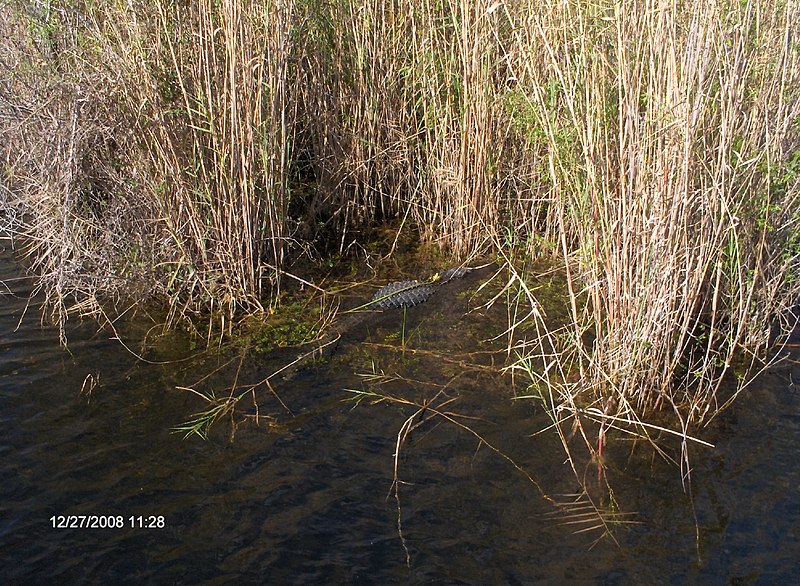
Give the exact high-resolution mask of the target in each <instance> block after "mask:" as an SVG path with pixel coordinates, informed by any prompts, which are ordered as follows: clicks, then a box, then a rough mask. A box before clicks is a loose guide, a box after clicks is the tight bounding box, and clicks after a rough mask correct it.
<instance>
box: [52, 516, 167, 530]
mask: <svg viewBox="0 0 800 586" xmlns="http://www.w3.org/2000/svg"><path fill="white" fill-rule="evenodd" d="M50 522H51V523H52V525H53V529H163V528H164V526H165V521H164V515H130V516H129V517H125V516H123V515H53V516H52V517H50Z"/></svg>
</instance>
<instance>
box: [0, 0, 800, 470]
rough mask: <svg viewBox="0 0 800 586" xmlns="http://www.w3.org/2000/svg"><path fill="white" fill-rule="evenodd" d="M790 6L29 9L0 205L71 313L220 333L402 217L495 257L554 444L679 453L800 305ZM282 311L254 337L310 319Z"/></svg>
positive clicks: (519, 364)
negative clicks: (550, 282)
mask: <svg viewBox="0 0 800 586" xmlns="http://www.w3.org/2000/svg"><path fill="white" fill-rule="evenodd" d="M798 23H800V6H798V3H797V2H794V1H793V0H788V1H787V0H742V1H738V2H727V1H713V2H707V1H705V0H686V1H684V2H678V3H674V2H662V1H660V0H644V1H633V0H616V1H610V0H600V1H597V2H586V1H585V0H565V1H563V2H545V3H538V4H537V3H532V2H516V1H507V2H503V1H499V2H494V1H488V0H487V1H484V0H477V1H471V2H466V1H458V0H451V1H446V2H430V1H427V0H426V1H422V2H408V3H401V2H396V1H394V0H377V1H372V2H358V1H356V2H344V1H339V0H331V1H327V2H322V1H318V0H294V1H293V0H275V1H272V2H254V1H252V0H220V1H212V0H198V1H197V2H174V1H166V0H154V1H151V2H139V1H130V2H123V1H112V2H95V1H92V0H52V1H48V2H34V1H27V0H12V1H10V2H6V3H3V6H2V8H0V30H1V31H2V40H0V51H1V52H2V55H3V59H2V65H1V66H2V67H3V75H2V85H0V113H1V116H0V136H2V140H1V141H0V148H2V157H3V158H2V167H1V168H0V177H1V178H2V183H3V186H2V190H3V191H2V193H0V217H2V223H3V225H7V226H8V229H9V230H10V231H11V232H12V233H13V234H14V235H15V237H18V238H19V240H20V242H22V243H24V246H25V247H26V252H27V255H28V257H29V259H30V262H31V266H32V268H33V270H34V271H35V272H36V273H37V275H38V276H39V280H40V286H41V290H42V291H44V293H45V294H46V296H47V300H48V307H49V308H50V310H51V311H52V316H53V318H54V319H55V321H56V322H57V323H60V324H62V325H63V323H64V321H65V320H66V319H67V318H68V316H69V315H70V314H71V313H79V314H84V315H86V314H89V315H97V316H100V315H102V316H105V315H108V316H111V315H112V314H113V313H114V311H115V309H114V304H115V303H117V302H120V303H123V304H127V303H131V302H133V303H135V302H138V301H139V300H142V299H150V300H152V299H155V300H160V301H162V302H164V303H165V304H167V305H168V306H169V307H170V318H171V319H172V320H175V319H197V318H198V317H200V316H206V317H207V316H209V315H211V316H214V317H213V319H215V320H217V323H218V324H219V325H220V329H222V330H225V329H226V328H229V327H230V324H231V323H232V321H233V320H235V319H238V317H240V316H242V315H244V314H247V313H253V312H263V311H265V310H267V309H269V308H270V307H274V306H275V305H277V304H279V302H280V301H281V300H282V299H283V297H284V294H285V291H286V290H287V288H288V287H289V286H293V285H298V286H304V287H308V286H316V287H318V286H319V282H318V279H316V278H315V277H314V276H313V274H301V271H298V270H295V269H294V268H293V267H294V266H295V265H294V264H293V263H295V261H297V260H298V259H301V258H303V259H306V261H304V262H306V264H308V263H307V259H309V258H310V259H311V260H312V261H314V262H316V263H318V265H319V266H321V265H322V262H323V259H325V258H329V255H331V254H338V255H340V256H348V255H349V256H350V257H351V258H357V257H358V255H359V254H361V251H363V248H362V245H363V243H362V242H361V241H360V239H359V235H360V233H361V231H362V230H363V229H364V228H365V227H367V226H371V225H374V224H376V223H379V222H385V221H393V222H395V223H396V225H398V226H399V227H400V228H399V230H401V231H403V232H404V233H405V232H412V233H414V234H415V235H416V236H417V237H418V238H419V239H420V240H422V241H426V242H431V243H435V245H437V246H438V247H439V248H440V249H441V251H442V252H443V254H445V255H447V256H452V257H455V258H459V259H464V258H467V257H470V256H475V255H493V256H495V257H496V258H497V259H498V260H499V261H500V263H501V264H502V265H503V266H505V268H506V279H505V281H504V282H505V283H506V287H505V289H504V290H503V292H502V293H501V294H500V295H503V294H504V295H505V298H506V299H507V301H508V303H509V308H511V311H510V313H509V315H510V323H509V329H508V332H507V334H508V350H509V355H510V356H512V357H513V358H512V359H513V363H512V364H511V365H510V368H511V370H512V371H513V372H514V373H516V374H521V375H524V376H525V377H526V380H527V381H528V382H529V383H530V384H531V386H530V392H529V393H527V395H526V396H529V397H535V398H536V400H540V401H541V402H542V405H543V406H544V408H545V409H546V410H548V412H549V413H550V415H551V417H552V420H553V422H554V426H555V428H556V429H557V430H558V432H559V433H560V434H561V435H562V438H564V445H565V448H566V447H567V440H566V434H567V433H568V432H569V430H570V429H571V428H573V427H577V429H580V431H581V433H582V435H583V437H584V439H585V441H586V445H587V448H588V450H589V451H590V453H591V454H592V455H593V456H596V460H597V461H598V462H601V461H602V451H603V443H604V441H605V436H606V434H607V433H608V431H609V430H611V429H620V428H621V429H624V430H625V431H628V432H632V433H635V434H636V435H638V436H641V437H645V438H651V437H655V433H654V430H662V431H666V432H668V433H673V434H677V435H678V436H679V437H680V438H681V439H682V443H683V446H684V450H683V456H682V457H683V458H684V459H685V458H686V457H688V456H687V450H686V449H685V448H686V446H687V445H688V442H689V441H691V438H692V435H693V434H694V433H695V431H696V430H697V428H698V427H699V426H701V425H703V424H705V423H707V422H708V421H709V420H711V419H712V418H713V416H714V415H715V414H716V413H717V412H718V411H719V410H720V409H721V408H724V407H725V406H726V405H728V404H729V402H730V401H731V400H733V398H734V397H735V396H736V394H737V393H738V392H739V391H740V390H741V389H743V388H744V386H745V385H746V384H747V382H748V381H749V380H751V377H752V376H753V373H754V372H755V371H754V369H753V367H755V366H758V365H759V364H761V362H760V361H763V360H764V359H765V358H767V356H768V355H767V351H768V348H769V347H770V345H771V344H773V343H774V342H775V341H776V340H777V341H780V340H781V334H783V333H785V332H786V331H788V329H789V328H791V327H793V326H794V323H795V320H796V317H795V314H794V313H793V312H792V309H793V307H794V304H795V302H796V300H797V298H798V293H799V292H800V280H799V279H798V274H799V272H800V206H798V197H800V45H799V44H798V39H800V35H799V34H798V33H800V30H798V28H799V27H800V24H798ZM540 258H549V259H550V260H551V262H552V263H555V264H556V265H557V266H559V267H560V269H559V270H560V271H561V272H562V273H563V274H564V275H565V283H566V285H565V291H564V296H565V297H564V299H563V304H564V306H565V307H566V308H567V311H566V313H565V319H564V320H559V323H557V324H555V323H553V322H552V321H549V319H548V316H546V315H545V314H544V313H543V311H542V310H541V305H540V303H539V301H538V299H537V290H538V287H540V286H541V284H540V283H539V278H538V275H537V274H536V273H535V272H532V271H531V268H530V267H532V266H538V265H535V264H534V260H536V259H540ZM132 300H133V301H132ZM123 307H124V305H123ZM116 311H117V312H120V311H122V309H116ZM282 327H283V325H281V324H278V325H275V326H274V327H273V328H272V330H271V331H272V333H271V334H265V335H264V337H263V338H262V340H261V341H262V342H263V345H264V347H267V346H273V345H280V344H281V342H280V340H279V339H280V338H284V339H285V338H289V339H290V341H299V342H304V341H307V339H308V338H309V337H313V336H314V335H316V331H313V332H312V331H310V330H309V331H304V332H291V333H290V332H287V331H283V330H281V328H282ZM284 329H285V328H284ZM295 338H296V339H295ZM733 375H736V377H737V380H738V387H737V386H736V385H733V387H732V388H736V389H737V390H736V391H735V392H728V393H725V394H723V393H722V392H721V390H720V389H721V384H722V382H723V380H728V379H729V378H734V377H733ZM654 414H659V415H658V416H657V417H658V425H655V423H653V422H654V421H655V420H654V419H653V417H655V415H654ZM590 422H591V425H589V423H590ZM589 429H591V430H594V431H593V432H590V431H589Z"/></svg>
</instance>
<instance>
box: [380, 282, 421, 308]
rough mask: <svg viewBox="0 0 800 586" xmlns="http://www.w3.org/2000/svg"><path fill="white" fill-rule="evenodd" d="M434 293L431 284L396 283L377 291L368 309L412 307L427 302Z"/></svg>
mask: <svg viewBox="0 0 800 586" xmlns="http://www.w3.org/2000/svg"><path fill="white" fill-rule="evenodd" d="M435 291H436V287H435V286H434V285H433V284H431V283H421V282H419V281H416V280H414V281H397V282H396V283H389V284H388V285H386V286H384V287H381V288H380V289H378V292H377V293H375V296H374V297H373V298H372V301H371V302H370V304H369V306H368V307H369V309H396V308H398V307H412V306H414V305H419V304H420V303H424V302H425V301H427V300H428V299H429V298H430V296H431V295H433V293H434V292H435Z"/></svg>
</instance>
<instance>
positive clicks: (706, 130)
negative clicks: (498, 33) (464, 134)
mask: <svg viewBox="0 0 800 586" xmlns="http://www.w3.org/2000/svg"><path fill="white" fill-rule="evenodd" d="M798 11H799V8H798V5H797V3H794V2H777V3H773V2H761V1H747V2H741V3H735V4H729V3H724V2H699V1H698V2H686V3H681V4H679V5H677V4H674V3H671V2H663V1H660V0H651V1H645V2H638V1H630V2H627V1H626V2H616V3H611V2H609V3H602V2H601V3H591V4H589V3H583V2H563V3H559V4H558V5H555V6H553V7H551V8H550V10H548V12H546V13H545V12H542V13H539V14H535V13H534V14H531V15H530V20H529V22H528V24H527V26H520V27H518V28H517V29H516V31H517V34H518V39H519V42H518V45H517V46H518V47H520V48H521V51H520V53H519V54H518V55H516V60H515V69H516V71H517V77H518V79H519V80H520V83H521V86H522V87H527V88H528V91H527V92H526V97H527V98H528V99H529V104H530V105H531V109H532V111H533V112H535V113H536V116H537V119H538V123H539V124H540V126H541V129H542V133H543V135H544V140H545V142H546V144H547V149H548V159H549V163H548V170H549V172H548V175H549V180H550V186H551V189H552V192H551V193H552V197H551V200H552V214H551V215H550V217H549V221H550V222H553V223H554V224H555V226H556V228H557V229H556V230H553V233H557V234H558V242H559V248H560V250H561V254H562V257H563V261H564V264H565V266H566V268H567V275H568V281H569V291H570V302H571V307H572V331H571V332H570V335H569V336H567V337H565V338H562V339H560V340H555V339H553V340H552V343H550V344H546V345H539V344H537V345H531V346H529V348H530V352H528V353H525V352H524V351H523V353H524V354H525V358H524V359H523V360H522V361H521V362H520V363H519V364H518V366H521V367H524V368H525V369H526V370H527V371H528V372H530V373H531V374H532V376H534V378H535V379H537V380H538V381H539V382H540V383H543V384H544V385H546V386H547V387H548V388H549V389H550V391H551V392H552V391H554V392H555V393H554V395H551V396H550V400H549V404H550V408H551V409H552V410H553V411H554V412H556V411H558V412H559V413H560V414H561V415H560V416H564V417H568V418H570V419H571V417H572V416H575V417H577V418H578V420H579V421H580V420H581V419H582V418H587V417H588V418H589V419H594V420H595V421H597V422H599V423H600V424H601V428H600V434H599V439H598V441H597V444H596V446H595V447H596V449H597V450H602V440H603V436H604V433H605V431H606V430H607V429H608V428H611V427H622V428H626V429H628V430H635V431H636V432H637V433H641V434H643V435H645V436H649V435H651V434H652V433H653V428H648V427H647V426H646V424H644V423H643V421H642V420H643V418H644V417H648V415H647V414H649V413H651V412H653V411H654V410H658V409H659V408H666V409H667V412H668V413H671V414H672V415H673V421H674V423H667V424H666V425H667V427H668V428H669V429H670V430H672V431H675V432H677V433H678V434H679V435H680V436H682V438H683V441H684V445H685V442H686V438H687V437H688V436H689V435H690V433H691V429H693V428H694V427H696V426H698V425H700V424H702V423H704V422H706V421H708V420H709V419H710V418H711V417H712V416H713V415H714V414H716V413H717V412H718V411H719V409H720V408H721V407H723V406H724V405H725V404H726V403H727V402H728V401H730V400H731V399H732V397H733V396H735V394H736V393H738V391H734V392H733V393H731V392H728V393H726V394H721V388H722V383H723V381H724V380H728V377H731V374H736V375H738V376H739V381H738V382H739V386H738V389H739V390H741V389H742V388H743V387H744V385H745V384H746V383H747V382H748V381H749V380H750V378H749V376H748V374H747V373H748V371H749V373H750V374H752V367H754V366H757V359H763V358H764V356H765V350H766V347H767V345H768V344H769V343H770V341H771V337H772V335H773V334H775V332H776V330H775V329H774V328H775V324H776V321H775V320H776V319H777V320H778V321H779V322H780V321H781V320H783V324H784V325H790V326H791V325H793V322H794V320H795V319H796V318H795V316H794V314H792V313H791V311H790V309H791V307H792V305H793V304H794V303H795V301H796V300H797V296H798V292H799V290H798V281H797V278H796V275H797V272H798V268H800V256H799V255H798V253H800V248H799V247H798V244H799V243H800V240H798V234H800V233H799V232H798V228H800V225H799V224H798V222H799V221H800V208H799V207H798V193H799V192H798V186H799V184H798V179H799V178H800V176H799V175H798V171H800V165H798V162H800V135H799V134H798V120H800V93H798V91H797V87H800V86H799V85H798V84H800V63H798V59H800V50H798V46H797V44H796V42H794V41H793V39H794V38H796V36H797V33H798V27H797V24H796V23H797V22H798V16H800V14H798ZM784 331H785V330H784ZM537 355H538V356H539V358H540V359H543V360H544V361H545V362H547V363H548V364H551V365H553V364H554V361H555V364H557V366H558V368H557V369H556V368H554V369H553V370H552V371H546V373H545V374H542V372H541V371H539V372H536V371H535V370H533V369H532V368H531V366H532V364H533V362H531V360H532V359H533V358H534V357H535V356H537ZM578 371H579V373H578ZM551 373H553V374H554V375H555V376H551ZM572 373H576V374H575V375H573V374H572ZM731 378H732V377H731ZM734 386H735V385H734ZM662 431H663V430H662ZM683 453H684V456H685V455H686V451H685V450H684V452H683Z"/></svg>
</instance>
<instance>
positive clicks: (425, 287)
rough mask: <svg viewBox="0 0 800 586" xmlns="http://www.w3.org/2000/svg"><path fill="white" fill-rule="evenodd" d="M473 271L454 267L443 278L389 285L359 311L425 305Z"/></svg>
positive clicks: (399, 282) (437, 277) (381, 289)
mask: <svg viewBox="0 0 800 586" xmlns="http://www.w3.org/2000/svg"><path fill="white" fill-rule="evenodd" d="M471 270H472V269H471V268H469V267H454V268H451V269H447V270H446V271H445V272H444V273H442V275H441V276H439V275H436V276H434V277H432V278H431V279H428V280H427V281H417V280H416V279H415V280H411V281H396V282H394V283H389V284H388V285H385V286H383V287H381V288H380V289H378V292H377V293H375V296H374V297H373V298H372V300H371V301H370V302H369V303H366V304H364V305H362V306H361V307H360V308H359V309H398V308H400V307H413V306H414V305H419V304H420V303H425V302H426V301H427V300H428V299H430V297H431V295H433V294H434V293H435V292H436V291H437V289H438V288H439V287H441V286H442V285H444V284H445V283H449V282H450V281H452V280H453V279H460V278H461V277H463V276H464V275H466V274H467V273H468V272H469V271H471Z"/></svg>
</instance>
